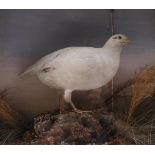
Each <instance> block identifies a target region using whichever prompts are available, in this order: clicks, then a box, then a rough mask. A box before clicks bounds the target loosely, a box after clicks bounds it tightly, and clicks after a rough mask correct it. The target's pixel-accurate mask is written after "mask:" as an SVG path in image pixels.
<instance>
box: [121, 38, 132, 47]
mask: <svg viewBox="0 0 155 155" xmlns="http://www.w3.org/2000/svg"><path fill="white" fill-rule="evenodd" d="M130 43H131V41H130V39H129V38H126V39H125V40H124V41H122V45H123V46H126V45H128V44H130Z"/></svg>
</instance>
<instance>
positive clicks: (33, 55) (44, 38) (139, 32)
mask: <svg viewBox="0 0 155 155" xmlns="http://www.w3.org/2000/svg"><path fill="white" fill-rule="evenodd" d="M114 26H115V33H122V34H126V35H127V36H128V37H129V38H130V39H131V40H132V44H131V45H130V47H129V48H128V49H125V50H124V52H123V54H122V56H121V66H120V69H119V72H118V74H117V76H116V77H115V85H119V84H120V83H123V82H125V81H127V80H128V79H129V78H131V77H132V76H133V73H134V72H135V70H138V69H139V67H143V66H144V65H146V64H150V65H152V64H153V65H154V64H155V11H154V10H114ZM110 36H111V25H110V10H0V73H1V76H0V90H4V89H6V88H11V89H10V90H9V102H10V104H12V105H15V106H16V107H19V108H23V109H26V110H27V111H33V110H34V109H36V107H37V108H38V107H40V109H50V108H54V107H56V105H55V102H56V100H57V99H55V91H54V90H50V89H49V88H47V87H46V86H44V85H43V84H41V83H40V82H39V81H38V80H37V79H36V78H34V77H32V78H31V77H30V78H28V79H24V80H23V79H22V80H21V79H19V78H18V75H19V73H21V72H22V71H24V70H25V69H26V67H27V66H29V65H31V64H33V63H34V62H35V61H36V60H38V59H39V58H41V57H42V56H44V55H46V54H48V53H51V52H53V51H55V50H58V49H61V48H64V47H68V46H94V47H101V46H103V45H104V42H105V41H106V40H107V39H108V38H109V37H110ZM43 102H44V104H42V103H43Z"/></svg>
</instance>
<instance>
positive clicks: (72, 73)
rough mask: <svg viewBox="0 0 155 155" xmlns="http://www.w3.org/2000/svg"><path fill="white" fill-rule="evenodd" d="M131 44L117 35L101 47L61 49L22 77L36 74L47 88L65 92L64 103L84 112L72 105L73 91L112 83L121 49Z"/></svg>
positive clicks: (32, 67) (37, 63)
mask: <svg viewBox="0 0 155 155" xmlns="http://www.w3.org/2000/svg"><path fill="white" fill-rule="evenodd" d="M128 43H129V39H128V38H127V37H126V36H125V35H122V34H115V35H113V36H112V37H110V38H109V39H108V40H107V42H106V43H105V45H104V46H103V47H101V48H94V47H67V48H64V49H60V50H58V51H56V52H54V53H51V54H48V55H46V56H44V57H43V58H41V59H40V60H39V61H37V62H36V63H35V64H34V65H32V66H30V67H29V68H28V69H27V70H26V71H25V72H24V73H22V74H21V76H25V75H27V74H35V75H37V76H38V78H39V79H40V81H42V82H43V83H44V84H46V85H47V86H49V87H54V88H57V89H62V90H64V99H65V101H66V102H68V103H70V104H71V106H72V107H73V109H74V111H75V112H79V113H81V112H83V111H82V110H79V109H77V108H76V107H75V105H74V103H73V102H72V99H71V96H72V92H73V91H74V90H90V89H95V88H99V87H102V86H104V85H105V84H107V83H108V82H109V81H110V80H112V78H113V77H114V76H115V74H116V72H117V70H118V68H119V64H120V54H121V52H122V49H123V47H124V46H126V45H127V44H128Z"/></svg>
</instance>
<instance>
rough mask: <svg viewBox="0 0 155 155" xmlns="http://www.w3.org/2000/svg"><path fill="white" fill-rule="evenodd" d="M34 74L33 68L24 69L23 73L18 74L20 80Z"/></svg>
mask: <svg viewBox="0 0 155 155" xmlns="http://www.w3.org/2000/svg"><path fill="white" fill-rule="evenodd" d="M33 74H34V68H33V67H29V68H28V69H26V70H25V71H24V72H22V73H20V74H19V77H20V78H25V77H27V76H29V75H33Z"/></svg>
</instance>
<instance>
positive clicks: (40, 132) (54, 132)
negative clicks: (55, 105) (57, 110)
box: [23, 109, 117, 144]
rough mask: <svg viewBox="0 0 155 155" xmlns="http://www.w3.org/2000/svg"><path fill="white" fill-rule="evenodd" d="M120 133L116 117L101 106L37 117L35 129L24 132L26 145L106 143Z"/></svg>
mask: <svg viewBox="0 0 155 155" xmlns="http://www.w3.org/2000/svg"><path fill="white" fill-rule="evenodd" d="M116 132H117V128H116V126H115V124H114V120H113V116H112V115H111V114H105V113H104V112H103V110H102V109H100V110H95V111H94V112H92V113H83V114H78V113H74V112H70V113H66V114H60V115H52V114H50V113H46V114H41V115H38V116H37V117H35V118H34V129H33V130H32V131H28V132H27V133H26V134H25V135H24V138H23V139H24V144H105V143H106V142H107V141H108V139H110V138H111V137H113V136H114V135H115V134H116Z"/></svg>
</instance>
